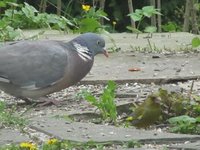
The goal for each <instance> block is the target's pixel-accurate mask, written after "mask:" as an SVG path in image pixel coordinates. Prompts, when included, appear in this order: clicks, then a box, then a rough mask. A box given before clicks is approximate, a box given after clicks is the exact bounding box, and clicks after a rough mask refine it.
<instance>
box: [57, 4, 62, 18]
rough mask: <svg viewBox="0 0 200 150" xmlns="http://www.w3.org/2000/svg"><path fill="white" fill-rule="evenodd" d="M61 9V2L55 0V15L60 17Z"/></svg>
mask: <svg viewBox="0 0 200 150" xmlns="http://www.w3.org/2000/svg"><path fill="white" fill-rule="evenodd" d="M61 7H62V2H61V0H57V15H58V16H60V15H61V9H62V8H61Z"/></svg>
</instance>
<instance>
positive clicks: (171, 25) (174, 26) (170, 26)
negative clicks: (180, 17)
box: [162, 21, 180, 32]
mask: <svg viewBox="0 0 200 150" xmlns="http://www.w3.org/2000/svg"><path fill="white" fill-rule="evenodd" d="M162 29H163V30H164V31H165V32H175V31H179V30H180V27H178V26H177V24H176V23H175V22H171V21H170V22H168V23H167V24H165V25H162Z"/></svg>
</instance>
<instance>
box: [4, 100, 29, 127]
mask: <svg viewBox="0 0 200 150" xmlns="http://www.w3.org/2000/svg"><path fill="white" fill-rule="evenodd" d="M16 111H17V110H16V107H15V106H13V107H12V108H7V107H6V104H5V102H1V101H0V122H1V125H2V126H14V127H20V128H21V127H23V126H25V124H26V120H25V119H24V118H22V117H20V116H18V115H16V114H15V112H16Z"/></svg>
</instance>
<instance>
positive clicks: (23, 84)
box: [0, 33, 107, 99]
mask: <svg viewBox="0 0 200 150" xmlns="http://www.w3.org/2000/svg"><path fill="white" fill-rule="evenodd" d="M104 46H105V41H104V40H103V38H101V37H100V36H98V35H97V34H94V33H86V34H82V35H80V36H78V37H77V38H75V39H73V40H71V41H69V42H67V43H64V42H61V41H22V42H17V43H15V44H12V45H6V46H4V47H2V48H0V89H2V90H4V91H5V92H6V93H9V94H11V95H14V96H16V97H22V98H33V99H34V98H39V97H42V96H45V95H47V94H50V93H53V92H56V91H59V90H61V89H64V88H67V87H69V86H71V85H73V84H75V83H77V82H79V81H80V80H81V79H82V78H83V77H84V76H85V75H86V74H87V73H88V72H89V71H90V69H91V67H92V65H93V60H94V56H95V55H96V54H98V53H104V54H105V55H106V56H107V53H106V51H105V50H104V49H103V48H104Z"/></svg>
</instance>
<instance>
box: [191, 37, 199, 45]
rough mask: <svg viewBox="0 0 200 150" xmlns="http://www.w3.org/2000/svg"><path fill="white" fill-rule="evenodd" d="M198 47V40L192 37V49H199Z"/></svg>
mask: <svg viewBox="0 0 200 150" xmlns="http://www.w3.org/2000/svg"><path fill="white" fill-rule="evenodd" d="M199 45H200V38H198V37H194V38H193V39H192V47H199Z"/></svg>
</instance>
